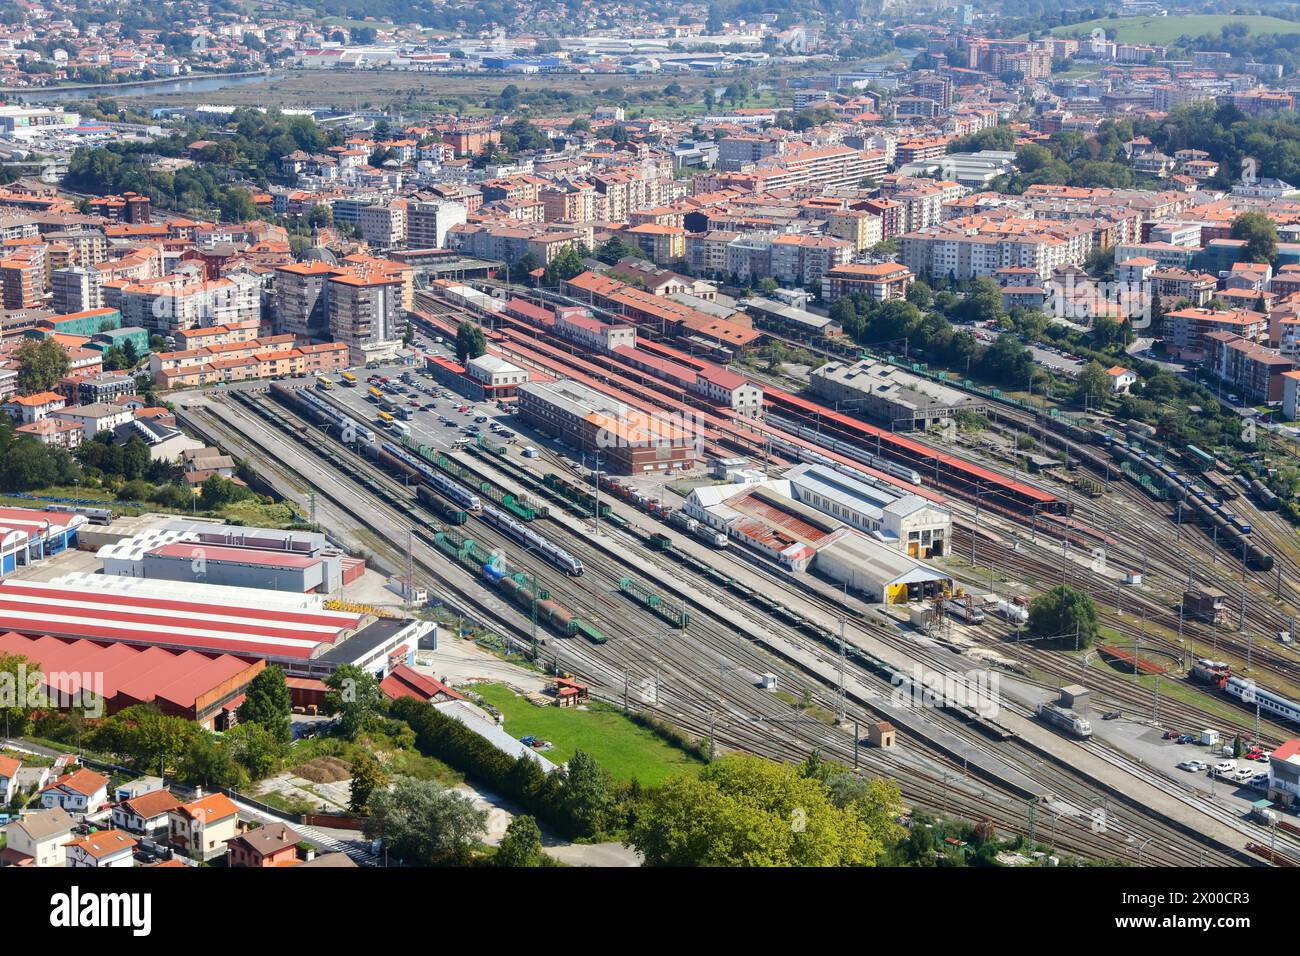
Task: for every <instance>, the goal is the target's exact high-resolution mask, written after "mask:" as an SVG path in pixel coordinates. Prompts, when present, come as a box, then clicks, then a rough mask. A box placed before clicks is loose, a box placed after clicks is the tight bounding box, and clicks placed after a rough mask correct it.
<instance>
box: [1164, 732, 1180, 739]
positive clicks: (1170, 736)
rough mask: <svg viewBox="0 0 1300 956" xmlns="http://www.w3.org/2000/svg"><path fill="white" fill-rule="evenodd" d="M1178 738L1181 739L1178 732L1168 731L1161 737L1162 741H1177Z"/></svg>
mask: <svg viewBox="0 0 1300 956" xmlns="http://www.w3.org/2000/svg"><path fill="white" fill-rule="evenodd" d="M1178 737H1179V733H1178V731H1176V730H1166V731H1165V732H1164V735H1163V736H1162V737H1161V740H1177V739H1178Z"/></svg>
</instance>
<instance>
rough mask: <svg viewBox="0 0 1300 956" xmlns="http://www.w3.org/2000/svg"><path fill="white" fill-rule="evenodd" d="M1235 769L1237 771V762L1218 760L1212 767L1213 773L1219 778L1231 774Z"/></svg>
mask: <svg viewBox="0 0 1300 956" xmlns="http://www.w3.org/2000/svg"><path fill="white" fill-rule="evenodd" d="M1236 769H1237V761H1235V760H1220V761H1219V762H1218V763H1216V764H1215V765H1214V773H1215V775H1216V776H1219V777H1224V776H1227V775H1228V774H1230V773H1232V772H1233V771H1234V770H1236Z"/></svg>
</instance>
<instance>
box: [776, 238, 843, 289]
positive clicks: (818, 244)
mask: <svg viewBox="0 0 1300 956" xmlns="http://www.w3.org/2000/svg"><path fill="white" fill-rule="evenodd" d="M855 251H856V250H855V249H854V248H853V243H851V242H849V241H848V240H846V239H837V238H835V237H834V236H797V235H796V236H790V235H786V236H778V237H777V238H776V239H774V240H773V241H772V278H774V279H776V280H777V281H778V282H785V283H789V284H791V285H802V286H805V287H813V288H819V287H820V284H821V281H822V276H824V275H826V273H828V272H830V271H831V270H832V269H834V268H835V267H836V266H841V265H844V264H845V263H847V262H849V261H850V260H851V259H852V258H853V254H854V252H855Z"/></svg>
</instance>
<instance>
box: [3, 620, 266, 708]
mask: <svg viewBox="0 0 1300 956" xmlns="http://www.w3.org/2000/svg"><path fill="white" fill-rule="evenodd" d="M0 654H12V655H21V656H23V657H25V658H27V660H29V661H33V662H35V663H36V664H38V665H39V666H40V670H41V675H42V677H41V685H42V687H43V688H44V690H45V691H46V692H47V693H52V694H53V698H52V699H53V701H54V702H55V703H56V704H58V705H59V706H73V705H74V704H76V705H77V706H79V707H81V708H85V707H87V706H90V704H91V702H92V701H93V700H94V699H95V698H99V699H102V700H103V703H104V709H105V711H106V712H107V713H108V714H114V713H117V712H118V711H120V710H122V709H124V708H126V707H131V706H133V705H135V704H144V703H150V702H152V703H155V704H157V705H158V708H159V709H160V710H161V711H162V712H163V713H164V714H168V715H170V716H174V717H184V718H185V719H187V720H193V721H195V722H197V723H199V724H201V725H203V726H204V727H207V728H209V729H214V730H222V729H225V728H226V727H227V726H229V725H230V724H231V721H232V717H233V714H234V711H235V710H236V709H237V708H238V701H240V700H242V699H243V695H244V690H245V689H246V688H247V687H248V685H249V683H250V682H251V681H252V680H253V678H254V677H256V676H257V675H258V673H260V672H261V670H262V669H263V668H264V667H265V666H266V664H265V663H264V662H263V661H248V660H243V659H241V658H238V657H233V656H231V655H228V654H217V655H208V654H200V653H197V652H195V651H182V652H179V653H177V652H173V651H169V650H164V649H163V648H161V647H137V646H133V645H129V644H107V645H105V644H98V643H95V642H93V641H87V640H73V641H69V640H62V639H60V638H56V637H50V636H48V635H44V636H41V637H25V636H23V635H21V634H16V633H13V632H12V631H11V632H9V633H6V634H0ZM92 695H93V696H92Z"/></svg>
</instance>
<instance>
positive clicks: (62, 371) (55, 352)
mask: <svg viewBox="0 0 1300 956" xmlns="http://www.w3.org/2000/svg"><path fill="white" fill-rule="evenodd" d="M14 358H16V359H17V360H18V391H19V392H21V393H22V394H24V395H31V394H33V393H34V392H47V391H49V390H50V389H52V388H53V387H54V386H55V385H57V384H59V379H61V378H63V376H65V375H67V374H68V369H69V368H71V365H72V363H71V361H70V360H69V359H68V352H67V350H66V349H65V348H64V347H63V346H62V345H60V344H59V343H58V342H56V341H54V339H52V338H48V339H29V340H27V341H26V342H24V343H23V344H22V345H20V346H18V348H17V349H16V350H15V351H14Z"/></svg>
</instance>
